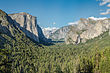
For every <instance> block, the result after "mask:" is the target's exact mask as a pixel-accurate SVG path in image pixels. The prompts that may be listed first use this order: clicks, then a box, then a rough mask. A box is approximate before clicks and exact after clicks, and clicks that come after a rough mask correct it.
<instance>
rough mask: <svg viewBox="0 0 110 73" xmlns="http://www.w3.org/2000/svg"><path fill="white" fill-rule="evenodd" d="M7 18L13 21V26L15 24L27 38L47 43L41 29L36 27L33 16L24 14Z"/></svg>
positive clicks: (11, 15)
mask: <svg viewBox="0 0 110 73" xmlns="http://www.w3.org/2000/svg"><path fill="white" fill-rule="evenodd" d="M9 16H10V17H11V18H12V19H13V20H14V24H16V25H17V26H18V27H19V28H20V29H21V30H22V31H23V32H24V33H25V34H26V35H27V36H28V37H29V38H31V39H33V40H34V41H37V42H40V41H41V39H42V41H43V42H44V41H47V39H46V38H45V36H44V35H43V33H42V29H41V28H40V27H39V25H37V20H36V17H35V16H32V15H30V14H28V13H24V12H21V13H16V14H9Z"/></svg>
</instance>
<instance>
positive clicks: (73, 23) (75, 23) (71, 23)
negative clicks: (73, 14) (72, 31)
mask: <svg viewBox="0 0 110 73" xmlns="http://www.w3.org/2000/svg"><path fill="white" fill-rule="evenodd" d="M77 24H78V21H76V22H69V23H68V25H77Z"/></svg>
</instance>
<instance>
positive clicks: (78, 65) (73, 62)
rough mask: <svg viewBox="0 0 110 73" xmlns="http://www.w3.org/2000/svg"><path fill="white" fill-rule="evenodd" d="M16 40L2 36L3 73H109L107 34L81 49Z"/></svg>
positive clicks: (18, 36) (0, 65)
mask: <svg viewBox="0 0 110 73" xmlns="http://www.w3.org/2000/svg"><path fill="white" fill-rule="evenodd" d="M21 35H22V36H21ZM15 36H16V37H15V38H12V37H10V36H8V35H7V34H0V48H1V49H0V72H1V73H105V72H106V73H110V70H109V69H110V41H109V40H110V36H108V32H106V33H104V34H102V35H100V36H99V37H97V38H95V39H91V40H89V41H87V42H86V43H84V44H83V43H81V44H79V45H66V44H64V43H58V44H56V45H51V46H43V45H38V44H35V43H33V42H32V41H31V40H30V39H28V38H27V37H26V36H23V34H19V33H16V34H15Z"/></svg>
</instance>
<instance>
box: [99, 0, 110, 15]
mask: <svg viewBox="0 0 110 73" xmlns="http://www.w3.org/2000/svg"><path fill="white" fill-rule="evenodd" d="M106 4H107V5H106ZM99 5H100V6H103V5H106V7H110V0H102V2H101V3H100V4H99ZM108 14H110V9H107V10H106V11H105V12H101V13H100V15H108Z"/></svg>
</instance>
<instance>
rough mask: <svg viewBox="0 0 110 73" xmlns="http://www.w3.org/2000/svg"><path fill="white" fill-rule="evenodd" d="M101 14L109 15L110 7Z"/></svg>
mask: <svg viewBox="0 0 110 73" xmlns="http://www.w3.org/2000/svg"><path fill="white" fill-rule="evenodd" d="M100 14H101V15H108V14H110V9H107V10H106V12H102V13H100Z"/></svg>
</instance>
